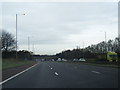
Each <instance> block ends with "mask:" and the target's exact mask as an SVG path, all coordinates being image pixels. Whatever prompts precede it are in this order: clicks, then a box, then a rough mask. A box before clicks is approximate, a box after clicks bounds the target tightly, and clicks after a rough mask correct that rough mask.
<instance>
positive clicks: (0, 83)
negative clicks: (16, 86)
mask: <svg viewBox="0 0 120 90" xmlns="http://www.w3.org/2000/svg"><path fill="white" fill-rule="evenodd" d="M37 64H38V63H37ZM37 64H35V65H33V66H31V67H29V68H27V69H25V70H24V71H22V72H20V73H18V74H16V75H14V76H12V77H10V78H8V79H6V80H4V81H2V82H0V85H2V84H3V83H6V82H7V81H9V80H11V79H13V78H15V77H17V76H18V75H20V74H22V73H24V72H26V71H28V70H29V69H31V68H33V67H35V66H36V65H37Z"/></svg>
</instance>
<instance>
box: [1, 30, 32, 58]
mask: <svg viewBox="0 0 120 90" xmlns="http://www.w3.org/2000/svg"><path fill="white" fill-rule="evenodd" d="M0 39H1V40H0V41H1V42H2V47H1V50H2V58H3V59H7V58H16V40H15V37H14V35H12V34H11V33H9V32H7V31H5V30H2V36H1V38H0ZM17 57H18V59H21V60H32V59H33V52H30V51H27V50H20V51H17Z"/></svg>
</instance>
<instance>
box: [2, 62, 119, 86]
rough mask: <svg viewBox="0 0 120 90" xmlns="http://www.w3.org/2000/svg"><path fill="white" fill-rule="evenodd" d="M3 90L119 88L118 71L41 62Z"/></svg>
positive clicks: (5, 84) (10, 82) (115, 69)
mask: <svg viewBox="0 0 120 90" xmlns="http://www.w3.org/2000/svg"><path fill="white" fill-rule="evenodd" d="M2 87H3V88H118V69H117V68H108V67H98V66H91V65H80V64H74V63H73V64H72V63H66V62H65V63H62V62H39V63H38V64H37V65H36V66H35V67H33V68H31V69H30V70H28V71H26V72H24V73H22V74H21V75H19V76H17V77H15V78H13V79H11V80H9V81H7V82H6V83H4V84H3V85H2Z"/></svg>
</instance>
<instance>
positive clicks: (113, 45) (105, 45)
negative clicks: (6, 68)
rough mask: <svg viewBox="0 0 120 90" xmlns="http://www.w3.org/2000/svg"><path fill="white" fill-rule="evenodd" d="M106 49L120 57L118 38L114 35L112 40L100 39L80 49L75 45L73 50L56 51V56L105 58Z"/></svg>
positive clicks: (119, 41) (119, 39)
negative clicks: (100, 40) (96, 42)
mask: <svg viewBox="0 0 120 90" xmlns="http://www.w3.org/2000/svg"><path fill="white" fill-rule="evenodd" d="M107 51H112V52H116V53H118V56H119V57H120V38H118V37H116V38H115V39H114V40H108V41H107V42H105V41H102V42H100V43H98V44H94V45H93V44H92V45H90V46H88V47H85V48H81V49H80V48H78V47H77V48H76V49H73V50H65V51H62V52H60V53H57V54H56V56H58V57H60V58H65V59H69V60H70V59H74V58H76V59H79V58H87V59H93V58H94V59H97V60H98V59H99V60H105V59H106V53H107Z"/></svg>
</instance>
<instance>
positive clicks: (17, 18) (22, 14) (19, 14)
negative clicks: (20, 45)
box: [16, 14, 25, 60]
mask: <svg viewBox="0 0 120 90" xmlns="http://www.w3.org/2000/svg"><path fill="white" fill-rule="evenodd" d="M18 15H25V14H16V60H17V24H18V20H17V19H18Z"/></svg>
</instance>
